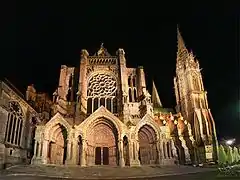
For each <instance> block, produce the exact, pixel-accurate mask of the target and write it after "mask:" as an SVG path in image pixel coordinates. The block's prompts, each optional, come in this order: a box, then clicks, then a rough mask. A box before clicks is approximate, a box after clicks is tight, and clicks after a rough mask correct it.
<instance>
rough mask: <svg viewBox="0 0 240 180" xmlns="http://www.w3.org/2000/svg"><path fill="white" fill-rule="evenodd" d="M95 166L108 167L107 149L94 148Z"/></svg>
mask: <svg viewBox="0 0 240 180" xmlns="http://www.w3.org/2000/svg"><path fill="white" fill-rule="evenodd" d="M95 165H109V148H108V147H96V149H95Z"/></svg>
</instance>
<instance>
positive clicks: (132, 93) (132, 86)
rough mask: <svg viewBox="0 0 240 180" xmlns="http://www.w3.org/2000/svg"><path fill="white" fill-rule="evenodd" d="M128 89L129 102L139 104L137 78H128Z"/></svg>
mask: <svg viewBox="0 0 240 180" xmlns="http://www.w3.org/2000/svg"><path fill="white" fill-rule="evenodd" d="M128 87H129V88H128V98H129V102H137V85H136V77H135V76H129V77H128Z"/></svg>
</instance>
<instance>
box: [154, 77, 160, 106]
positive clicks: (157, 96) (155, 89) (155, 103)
mask: <svg viewBox="0 0 240 180" xmlns="http://www.w3.org/2000/svg"><path fill="white" fill-rule="evenodd" d="M152 103H153V107H155V108H160V107H162V103H161V101H160V97H159V95H158V92H157V88H156V86H155V83H154V81H153V86H152Z"/></svg>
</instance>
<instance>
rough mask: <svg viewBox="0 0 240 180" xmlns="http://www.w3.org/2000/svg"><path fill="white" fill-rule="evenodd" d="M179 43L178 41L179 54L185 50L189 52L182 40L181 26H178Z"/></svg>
mask: <svg viewBox="0 0 240 180" xmlns="http://www.w3.org/2000/svg"><path fill="white" fill-rule="evenodd" d="M177 41H178V52H181V51H183V50H187V48H186V46H185V43H184V40H183V38H182V35H181V33H180V30H179V26H177Z"/></svg>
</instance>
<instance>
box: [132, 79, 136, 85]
mask: <svg viewBox="0 0 240 180" xmlns="http://www.w3.org/2000/svg"><path fill="white" fill-rule="evenodd" d="M132 82H133V87H136V77H133V79H132Z"/></svg>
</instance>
